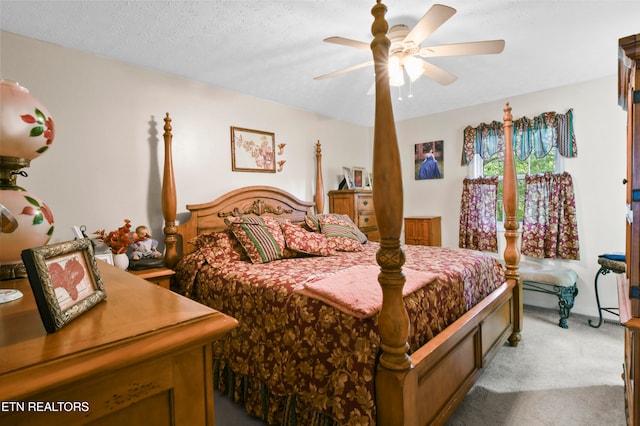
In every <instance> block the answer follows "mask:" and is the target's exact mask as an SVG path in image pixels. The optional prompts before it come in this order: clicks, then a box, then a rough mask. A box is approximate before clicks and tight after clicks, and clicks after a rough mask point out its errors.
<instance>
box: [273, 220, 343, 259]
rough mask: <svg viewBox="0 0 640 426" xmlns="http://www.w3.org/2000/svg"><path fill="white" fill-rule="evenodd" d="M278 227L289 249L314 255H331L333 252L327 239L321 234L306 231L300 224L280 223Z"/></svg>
mask: <svg viewBox="0 0 640 426" xmlns="http://www.w3.org/2000/svg"><path fill="white" fill-rule="evenodd" d="M280 228H281V229H282V234H283V235H284V240H285V243H286V244H287V248H289V249H291V250H294V251H296V252H298V253H303V254H311V255H314V256H331V255H332V254H334V250H333V249H332V248H331V246H330V245H329V240H328V239H327V237H326V236H324V235H322V234H318V233H315V232H310V231H307V230H306V229H304V228H302V227H301V226H298V225H294V224H291V223H281V224H280Z"/></svg>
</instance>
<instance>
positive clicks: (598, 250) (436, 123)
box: [396, 76, 626, 315]
mask: <svg viewBox="0 0 640 426" xmlns="http://www.w3.org/2000/svg"><path fill="white" fill-rule="evenodd" d="M403 102H406V101H403ZM506 102H509V103H510V105H511V107H512V108H513V111H512V113H513V116H514V118H519V117H522V116H527V117H533V116H535V115H539V114H541V113H543V112H546V111H556V112H560V113H564V112H566V111H567V110H568V109H569V108H573V110H574V126H575V134H576V140H577V144H578V157H577V158H573V159H565V163H564V164H565V169H566V170H567V171H568V172H569V173H571V175H572V177H573V180H574V186H575V192H576V207H577V212H578V232H579V234H580V257H581V259H580V261H562V262H560V263H561V264H565V265H566V266H568V267H571V268H573V269H574V270H575V271H576V272H577V273H578V275H579V281H578V289H579V295H578V297H577V298H576V303H575V307H574V309H573V312H577V313H582V314H587V315H596V313H597V309H596V303H595V294H594V289H593V280H594V277H595V274H596V272H597V270H598V269H599V266H600V265H598V263H597V257H598V255H599V254H602V253H607V252H624V249H625V216H624V215H625V204H624V203H625V187H624V186H623V184H622V179H623V178H624V177H625V176H626V113H625V112H624V111H623V110H622V109H621V108H620V107H618V105H617V78H616V76H611V77H608V78H603V79H598V80H594V81H589V82H586V83H580V84H575V85H572V86H565V87H561V88H558V89H554V90H547V91H543V92H537V93H532V94H528V95H523V96H514V97H512V98H509V99H503V100H500V101H496V102H490V103H485V104H481V105H477V106H474V107H469V108H464V109H459V110H455V111H448V112H443V113H440V114H434V115H431V116H427V117H421V118H417V119H413V120H407V121H402V122H399V123H397V124H396V130H397V134H398V140H399V143H400V149H401V152H402V153H403V156H402V161H403V164H402V166H403V170H404V195H405V206H404V209H405V212H404V213H405V216H411V215H437V216H442V245H443V246H447V247H457V246H458V223H459V218H460V194H461V191H462V179H464V177H465V176H467V173H468V170H467V167H463V166H461V165H460V159H461V155H462V139H463V130H464V128H465V127H466V126H467V125H471V126H474V127H475V126H477V125H479V124H480V123H481V122H486V123H488V122H491V121H493V120H498V121H502V119H503V108H504V106H505V103H506ZM433 140H444V147H445V149H444V150H445V162H444V178H443V179H436V180H415V178H414V176H413V152H414V145H415V144H417V143H421V142H428V141H433ZM599 284H600V297H601V301H602V302H603V305H606V306H617V299H616V297H617V293H616V289H615V275H614V274H609V275H607V276H603V277H601V278H600V280H599ZM524 297H525V303H531V304H536V305H542V306H548V307H557V299H556V298H555V297H554V296H550V295H540V294H536V293H531V292H526V293H525V296H524Z"/></svg>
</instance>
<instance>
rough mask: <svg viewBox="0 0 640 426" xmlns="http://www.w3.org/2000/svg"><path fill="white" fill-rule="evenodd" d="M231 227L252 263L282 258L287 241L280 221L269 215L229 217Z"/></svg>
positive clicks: (226, 221)
mask: <svg viewBox="0 0 640 426" xmlns="http://www.w3.org/2000/svg"><path fill="white" fill-rule="evenodd" d="M224 221H225V223H226V224H227V225H229V227H230V228H231V232H233V235H235V236H236V238H237V239H238V241H240V244H241V245H242V247H243V248H244V250H245V252H246V253H247V255H248V256H249V259H251V262H252V263H267V262H271V261H274V260H279V259H282V258H283V256H284V251H285V247H286V244H285V241H284V235H283V234H282V230H281V229H280V223H279V222H278V221H277V220H275V219H274V218H272V217H269V216H240V217H233V216H231V217H227V218H225V220H224Z"/></svg>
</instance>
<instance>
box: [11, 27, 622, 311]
mask: <svg viewBox="0 0 640 426" xmlns="http://www.w3.org/2000/svg"><path fill="white" fill-rule="evenodd" d="M0 37H1V39H0V42H1V45H2V51H1V53H0V55H1V56H0V76H2V78H5V79H10V80H16V81H18V82H20V83H21V84H22V85H23V86H25V87H26V88H28V89H29V90H30V91H31V93H32V94H33V95H34V96H35V97H37V98H38V99H40V100H41V101H42V102H43V103H44V104H45V105H46V106H47V108H48V109H49V111H50V113H51V115H52V116H53V117H54V119H55V121H56V139H55V142H54V144H53V146H52V148H51V149H50V150H49V151H48V152H47V153H46V154H45V155H43V156H41V157H40V158H38V159H36V160H34V161H33V162H32V164H31V167H30V168H29V169H27V172H28V173H29V177H28V178H19V179H18V184H19V185H21V186H23V187H25V188H26V189H27V190H29V191H30V192H33V193H34V194H36V195H38V196H40V197H41V198H43V199H44V200H45V202H47V203H48V204H49V205H50V207H51V208H52V210H53V213H54V216H55V220H56V232H55V234H54V237H53V239H52V242H58V241H65V240H68V239H71V238H72V234H71V231H70V229H69V228H70V226H71V225H73V224H84V225H86V226H87V228H88V230H89V231H93V230H96V229H99V228H108V229H114V228H116V227H118V226H119V225H120V224H121V221H122V219H124V218H125V217H126V218H130V219H131V220H132V221H133V222H134V224H147V225H149V226H150V227H151V229H152V232H153V233H154V234H155V235H161V230H162V214H161V209H160V185H161V179H162V162H163V157H164V156H163V142H162V132H163V130H162V126H163V124H164V123H163V121H162V119H163V117H164V114H165V112H167V111H168V112H170V113H171V116H172V118H173V123H172V124H173V134H174V143H173V151H174V168H175V176H176V185H177V193H178V210H179V212H181V211H185V209H184V206H185V205H186V204H187V203H200V202H205V201H209V200H211V199H213V198H215V197H217V196H219V195H221V194H223V193H224V192H226V191H228V190H230V189H234V188H237V187H240V186H245V185H273V186H278V187H282V188H284V189H286V190H288V191H290V192H292V193H293V194H294V195H296V196H298V197H299V198H301V199H307V200H310V199H312V198H313V194H314V193H315V189H314V180H313V175H314V170H315V159H314V154H315V142H316V141H317V140H320V141H321V143H322V146H323V169H324V182H325V189H326V190H327V191H328V190H330V189H335V188H336V187H337V180H338V176H339V175H340V174H341V167H342V166H363V167H367V168H368V169H369V170H370V168H371V146H370V145H371V141H372V129H365V128H362V127H359V126H355V125H351V124H347V123H344V122H340V121H336V120H331V119H327V118H325V117H320V116H317V115H315V114H311V113H308V112H304V111H300V110H296V109H293V108H289V107H286V106H283V105H279V104H275V103H273V102H269V101H265V100H262V99H258V98H255V97H251V96H246V95H241V94H238V93H235V92H231V91H228V90H225V89H221V88H216V87H211V86H207V85H204V84H201V83H198V82H194V81H189V80H185V79H182V78H178V77H175V76H171V75H167V74H163V73H158V72H154V71H151V70H147V69H142V68H139V67H134V66H130V65H127V64H123V63H120V62H116V61H112V60H108V59H105V58H101V57H96V56H93V55H88V54H85V53H81V52H78V51H73V50H69V49H64V48H61V47H59V46H55V45H51V44H47V43H43V42H39V41H36V40H32V39H28V38H24V37H21V36H17V35H15V34H11V33H7V32H0ZM616 85H617V80H616V77H615V76H611V77H609V78H604V79H599V80H595V81H590V82H586V83H579V84H576V85H573V86H567V87H562V88H558V89H554V90H549V91H544V92H539V93H533V94H528V95H524V96H515V97H513V98H510V99H505V100H500V101H496V102H491V103H485V104H481V105H477V106H474V107H469V108H464V109H459V110H455V111H448V112H443V113H440V114H434V115H431V116H426V117H421V118H417V119H413V120H408V121H403V122H399V123H397V125H396V128H397V133H398V140H399V143H400V149H401V153H402V154H403V156H402V161H403V169H404V170H405V172H404V195H405V206H404V213H405V216H410V215H439V216H442V243H443V245H444V246H447V247H457V245H458V220H459V208H460V205H459V203H460V191H461V188H462V179H463V178H464V177H465V176H466V175H467V168H466V167H462V166H460V156H461V148H462V134H463V129H464V127H466V126H467V125H472V126H477V125H478V124H479V123H481V122H489V121H492V120H502V117H503V112H502V109H503V107H504V103H505V102H506V101H509V102H510V103H511V106H512V107H513V115H514V117H515V118H518V117H521V116H523V115H526V116H529V117H531V116H534V115H538V114H540V113H542V112H545V111H557V112H566V111H567V110H568V109H569V108H573V109H574V114H575V132H576V137H577V142H578V150H579V156H578V157H577V158H575V159H569V160H566V162H565V167H566V169H567V171H569V172H570V173H571V174H572V176H573V178H574V182H575V187H576V203H577V208H578V216H579V219H578V221H579V223H578V226H579V232H580V245H581V260H580V261H567V262H566V264H567V265H569V266H571V267H573V268H574V269H575V270H576V272H578V274H579V276H580V279H579V282H578V286H579V291H580V294H579V295H578V297H577V299H576V306H575V308H574V312H578V313H583V314H589V315H595V313H596V309H595V297H594V292H593V278H594V276H595V273H596V271H597V269H598V264H597V256H598V255H599V254H601V253H605V252H611V251H623V250H624V247H625V232H624V230H625V228H624V211H625V210H624V200H625V189H624V187H623V185H622V184H621V181H622V179H623V178H624V177H625V168H626V160H625V159H626V146H625V128H626V116H625V114H624V112H623V111H622V110H621V109H620V108H619V107H618V106H617V103H616V102H617V101H616V93H617V88H616ZM409 101H410V100H405V101H403V102H409ZM230 126H239V127H247V128H252V129H257V130H265V131H270V132H274V133H275V135H276V143H283V142H284V143H287V147H286V148H285V153H284V155H283V156H282V157H281V158H282V159H286V160H287V163H286V165H285V167H284V170H283V172H282V173H276V174H267V173H241V172H232V171H231V158H230V135H229V133H230V132H229V127H230ZM432 140H444V146H445V159H444V161H445V162H444V179H440V180H422V181H416V180H415V179H414V176H413V149H414V145H415V144H416V143H421V142H428V141H432ZM326 208H327V209H328V207H326ZM600 282H601V290H602V291H601V299H602V300H603V303H604V304H607V305H609V306H614V305H615V304H616V291H615V278H614V275H613V274H610V275H608V276H604V277H602V278H601V280H600ZM525 302H526V303H532V304H539V305H543V306H549V307H556V306H557V302H556V301H555V300H554V299H553V297H552V296H545V295H536V294H532V293H529V292H527V293H526V294H525Z"/></svg>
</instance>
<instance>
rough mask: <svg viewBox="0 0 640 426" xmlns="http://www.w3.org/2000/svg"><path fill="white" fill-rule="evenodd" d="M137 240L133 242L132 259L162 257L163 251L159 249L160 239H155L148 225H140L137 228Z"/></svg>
mask: <svg viewBox="0 0 640 426" xmlns="http://www.w3.org/2000/svg"><path fill="white" fill-rule="evenodd" d="M134 237H135V241H134V243H133V244H131V248H132V249H133V252H131V259H132V260H140V259H142V258H149V257H151V258H154V259H158V258H160V257H162V253H160V252H159V251H158V240H154V239H153V238H152V237H151V234H150V233H149V228H147V227H146V226H138V227H137V228H136V234H135V236H134Z"/></svg>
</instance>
